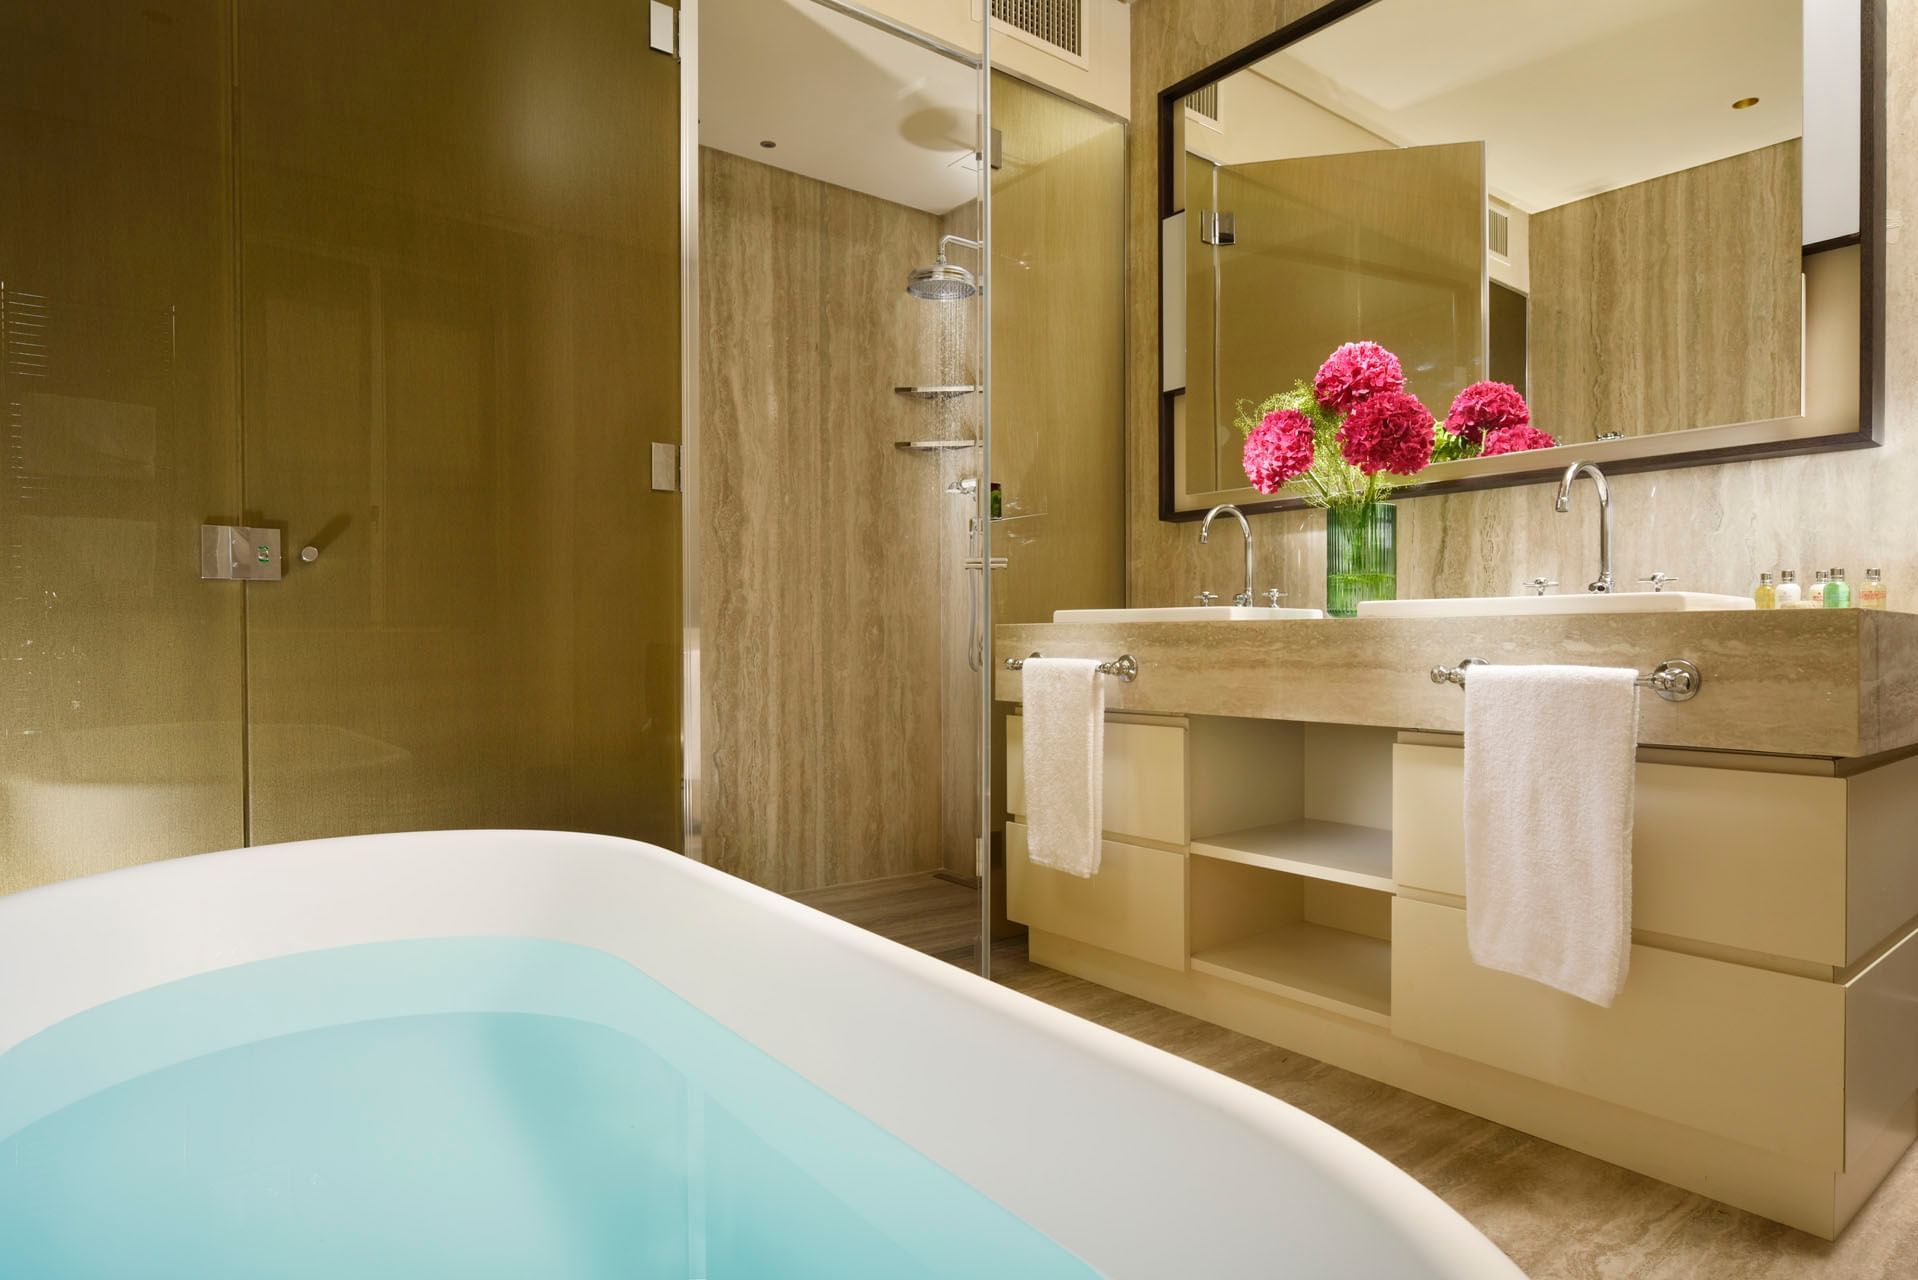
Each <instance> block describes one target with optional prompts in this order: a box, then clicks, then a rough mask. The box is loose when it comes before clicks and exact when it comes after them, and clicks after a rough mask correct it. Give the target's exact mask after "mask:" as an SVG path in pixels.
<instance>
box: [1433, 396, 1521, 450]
mask: <svg viewBox="0 0 1918 1280" xmlns="http://www.w3.org/2000/svg"><path fill="white" fill-rule="evenodd" d="M1531 425H1532V411H1531V409H1530V407H1528V406H1527V405H1526V403H1525V397H1524V396H1522V395H1520V394H1519V393H1518V388H1517V387H1514V386H1512V385H1511V384H1510V383H1505V382H1474V383H1473V384H1472V385H1471V386H1469V387H1467V388H1465V390H1463V391H1461V392H1459V393H1458V395H1457V396H1456V397H1455V398H1454V399H1453V401H1452V409H1451V412H1449V413H1447V414H1446V415H1445V429H1446V430H1447V431H1449V432H1451V433H1452V434H1453V435H1455V436H1458V437H1459V438H1461V439H1463V440H1467V441H1470V442H1471V443H1472V444H1480V443H1482V442H1483V441H1484V439H1485V433H1486V432H1487V431H1497V430H1499V429H1501V428H1503V427H1529V426H1531Z"/></svg>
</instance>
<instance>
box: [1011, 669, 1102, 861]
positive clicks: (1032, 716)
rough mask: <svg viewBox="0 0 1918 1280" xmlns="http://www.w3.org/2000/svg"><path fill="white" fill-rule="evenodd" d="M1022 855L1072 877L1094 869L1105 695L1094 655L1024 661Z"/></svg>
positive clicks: (1096, 848)
mask: <svg viewBox="0 0 1918 1280" xmlns="http://www.w3.org/2000/svg"><path fill="white" fill-rule="evenodd" d="M1024 672H1025V717H1026V738H1025V758H1026V810H1027V813H1026V818H1027V821H1028V824H1029V825H1028V828H1027V831H1026V856H1027V857H1028V858H1030V859H1031V860H1032V861H1033V862H1036V863H1038V864H1039V865H1040V866H1042V867H1052V868H1055V869H1056V870H1059V871H1064V872H1067V873H1069V874H1071V875H1075V876H1090V875H1092V874H1094V873H1095V872H1097V871H1098V870H1099V832H1100V830H1101V828H1102V827H1103V826H1104V822H1105V744H1106V696H1105V683H1104V677H1102V676H1101V675H1100V674H1099V664H1098V663H1097V662H1096V661H1094V660H1093V659H1091V658H1027V659H1026V662H1025V667H1024Z"/></svg>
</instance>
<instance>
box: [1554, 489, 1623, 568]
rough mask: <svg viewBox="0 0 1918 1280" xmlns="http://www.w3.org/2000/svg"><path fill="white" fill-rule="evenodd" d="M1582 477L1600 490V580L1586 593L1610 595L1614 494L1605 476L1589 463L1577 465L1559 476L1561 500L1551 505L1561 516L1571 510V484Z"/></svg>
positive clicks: (1559, 497) (1559, 496)
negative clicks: (1606, 593)
mask: <svg viewBox="0 0 1918 1280" xmlns="http://www.w3.org/2000/svg"><path fill="white" fill-rule="evenodd" d="M1581 475H1583V476H1586V477H1587V478H1589V479H1590V480H1591V482H1592V484H1593V485H1594V486H1595V487H1596V488H1597V489H1598V577H1597V578H1596V579H1594V580H1593V582H1592V584H1591V585H1590V586H1589V587H1587V588H1586V590H1587V591H1600V592H1609V591H1611V589H1612V491H1611V489H1610V488H1609V487H1608V486H1607V485H1606V483H1605V473H1604V472H1603V471H1600V470H1599V469H1598V468H1597V467H1595V466H1593V465H1592V464H1591V463H1589V462H1574V463H1573V464H1572V465H1571V466H1569V467H1567V468H1565V474H1564V475H1562V476H1560V477H1559V481H1558V500H1557V501H1556V502H1554V503H1553V504H1552V506H1553V509H1554V510H1556V511H1557V512H1558V513H1559V514H1560V515H1564V514H1565V513H1566V512H1567V511H1570V510H1571V509H1572V481H1574V480H1576V479H1578V478H1579V476H1581Z"/></svg>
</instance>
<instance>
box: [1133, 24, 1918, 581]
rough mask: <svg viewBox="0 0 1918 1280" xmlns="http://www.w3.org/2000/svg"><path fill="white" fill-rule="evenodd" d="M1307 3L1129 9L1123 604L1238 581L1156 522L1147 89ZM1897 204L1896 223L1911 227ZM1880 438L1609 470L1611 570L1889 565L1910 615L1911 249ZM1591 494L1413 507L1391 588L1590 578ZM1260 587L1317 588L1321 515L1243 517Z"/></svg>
mask: <svg viewBox="0 0 1918 1280" xmlns="http://www.w3.org/2000/svg"><path fill="white" fill-rule="evenodd" d="M1317 7H1318V5H1317V0H1136V2H1135V3H1134V4H1133V6H1132V11H1133V12H1132V75H1133V84H1132V95H1133V97H1132V101H1133V111H1132V119H1133V121H1134V126H1133V127H1134V130H1135V132H1134V135H1133V138H1132V145H1131V148H1130V160H1129V161H1128V164H1127V187H1126V196H1127V228H1128V229H1127V236H1126V243H1127V264H1128V265H1127V288H1128V291H1129V294H1130V298H1131V302H1130V304H1129V306H1128V309H1127V338H1126V350H1127V355H1128V361H1127V380H1128V393H1127V398H1126V404H1127V412H1126V421H1127V446H1126V448H1127V454H1126V456H1127V466H1128V480H1127V491H1128V495H1129V497H1128V505H1127V514H1128V537H1127V594H1128V598H1129V602H1130V603H1132V604H1134V605H1160V604H1176V603H1180V602H1182V601H1185V600H1187V599H1189V598H1190V597H1191V596H1192V595H1193V594H1194V593H1195V592H1197V591H1199V590H1200V589H1201V588H1210V589H1211V590H1214V591H1219V590H1222V587H1221V585H1220V584H1222V583H1223V584H1230V583H1233V582H1236V581H1237V579H1238V556H1239V549H1238V547H1237V545H1236V544H1235V543H1234V542H1233V541H1232V540H1231V539H1229V538H1228V539H1223V540H1221V539H1216V538H1215V539H1214V540H1213V544H1212V545H1211V546H1208V547H1201V546H1200V545H1199V543H1198V534H1197V532H1196V527H1195V526H1194V525H1191V524H1175V523H1168V522H1164V521H1161V520H1160V519H1159V516H1158V493H1159V490H1158V484H1159V462H1158V453H1159V394H1158V382H1159V354H1158V351H1159V349H1158V313H1157V298H1158V257H1159V250H1158V246H1159V227H1158V154H1159V150H1158V148H1159V139H1158V124H1157V120H1158V116H1157V105H1158V93H1159V90H1160V89H1162V88H1164V87H1165V86H1167V85H1170V84H1173V83H1175V82H1177V81H1178V80H1180V79H1182V78H1184V77H1186V76H1188V75H1191V74H1192V73H1194V72H1196V71H1199V70H1201V69H1203V68H1204V67H1206V66H1208V65H1210V64H1211V63H1213V62H1216V61H1218V60H1219V59H1220V58H1223V57H1225V56H1226V55H1227V54H1229V53H1231V52H1233V51H1234V50H1236V49H1239V48H1242V47H1244V46H1245V45H1247V44H1249V43H1251V42H1252V41H1254V40H1256V39H1258V38H1259V37H1261V36H1263V35H1267V34H1270V33H1271V32H1273V31H1275V30H1277V29H1278V28H1279V27H1281V26H1284V25H1285V24H1286V23H1288V22H1291V21H1294V20H1296V19H1298V18H1300V17H1302V16H1303V15H1304V14H1306V13H1307V12H1309V11H1311V10H1313V9H1315V8H1317ZM1886 7H1887V9H1888V10H1889V11H1890V32H1889V51H1890V82H1889V84H1888V85H1887V87H1886V103H1887V115H1888V123H1889V136H1888V139H1887V146H1886V152H1887V155H1888V158H1889V169H1890V174H1889V181H1890V191H1889V198H1888V200H1887V204H1888V207H1889V208H1891V209H1894V210H1897V209H1903V210H1906V211H1909V210H1911V209H1913V208H1918V12H1914V10H1913V8H1912V6H1909V5H1897V4H1894V5H1888V6H1886ZM1908 217H1909V214H1907V218H1908ZM1885 267H1886V278H1887V286H1888V287H1887V326H1886V328H1887V332H1886V333H1885V334H1884V336H1883V340H1884V341H1885V343H1886V344H1887V347H1888V350H1887V368H1888V376H1887V405H1886V420H1885V423H1884V427H1885V434H1886V440H1887V443H1886V445H1885V446H1884V447H1883V448H1881V449H1876V450H1868V451H1862V452H1844V453H1828V454H1821V455H1814V456H1809V457H1802V458H1783V459H1768V460H1758V461H1751V462H1736V463H1728V464H1723V465H1718V466H1709V467H1692V468H1686V469H1683V470H1676V471H1663V472H1647V473H1643V474H1636V475H1628V476H1620V477H1618V478H1616V479H1615V480H1613V482H1612V494H1613V501H1614V503H1615V504H1616V506H1617V508H1618V511H1619V513H1620V518H1619V521H1618V540H1617V545H1616V548H1615V553H1616V559H1617V566H1618V571H1619V574H1620V576H1621V577H1626V578H1639V577H1642V576H1644V575H1646V574H1649V573H1651V572H1652V571H1653V570H1664V571H1665V572H1668V573H1673V574H1677V575H1679V577H1680V578H1681V579H1682V580H1683V584H1684V586H1685V587H1686V588H1688V589H1690V590H1697V591H1725V592H1743V591H1745V590H1746V589H1747V588H1748V587H1749V585H1750V582H1751V580H1752V579H1753V577H1754V576H1755V574H1756V572H1757V570H1759V569H1763V568H1772V567H1775V566H1779V565H1783V566H1786V567H1793V566H1795V567H1797V568H1799V569H1800V570H1801V571H1807V570H1810V569H1811V568H1813V567H1816V566H1829V565H1833V564H1838V565H1843V566H1845V567H1847V568H1848V569H1850V571H1851V573H1852V574H1853V576H1854V577H1855V576H1857V575H1858V574H1859V573H1860V572H1862V570H1863V569H1864V568H1865V567H1866V566H1868V565H1879V566H1882V567H1883V568H1884V569H1885V571H1886V574H1887V576H1888V577H1889V579H1890V581H1891V584H1892V602H1893V605H1894V607H1898V608H1911V607H1914V606H1918V514H1914V511H1918V508H1914V506H1913V504H1912V501H1911V494H1912V493H1914V492H1918V344H1914V320H1918V265H1915V264H1914V261H1913V258H1912V253H1911V241H1910V239H1909V238H1908V237H1907V238H1906V239H1905V240H1903V241H1900V242H1895V243H1893V244H1891V245H1890V246H1889V248H1888V252H1887V254H1886V263H1885ZM1596 520H1597V515H1596V512H1595V509H1594V508H1593V507H1592V506H1591V505H1590V504H1580V505H1579V506H1577V507H1575V509H1574V512H1573V514H1572V515H1569V516H1559V515H1555V514H1554V513H1553V511H1552V501H1551V493H1550V491H1549V490H1547V489H1546V488H1544V487H1542V486H1539V485H1527V486H1520V487H1516V488H1507V489H1490V490H1485V491H1483V492H1478V493H1469V494H1459V495H1456V496H1447V497H1433V498H1416V499H1412V500H1410V501H1408V502H1407V503H1406V504H1405V505H1404V507H1403V509H1402V510H1401V512H1400V515H1399V594H1400V595H1401V596H1426V595H1492V594H1507V593H1509V592H1511V591H1512V590H1514V589H1515V587H1516V586H1517V584H1518V583H1519V582H1521V581H1523V580H1524V579H1526V578H1529V577H1532V576H1533V575H1535V574H1543V575H1545V576H1546V577H1549V578H1556V579H1558V580H1559V581H1561V582H1583V581H1586V580H1587V579H1589V578H1590V577H1591V576H1592V573H1593V571H1594V567H1595V564H1594V562H1595V557H1596V551H1595V550H1594V548H1595V546H1596V541H1597V537H1596V533H1595V532H1594V524H1595V521H1596ZM1253 527H1254V530H1255V534H1256V537H1257V539H1258V544H1257V556H1258V560H1259V578H1260V580H1261V582H1264V581H1268V580H1276V581H1278V582H1279V583H1280V584H1281V585H1282V586H1283V587H1284V588H1285V589H1286V590H1287V591H1289V592H1291V593H1292V595H1291V598H1290V600H1289V601H1288V603H1291V604H1303V605H1318V604H1320V603H1321V602H1322V600H1323V596H1324V590H1325V587H1324V574H1325V563H1324V517H1323V516H1322V515H1321V514H1319V513H1317V512H1311V511H1288V512H1276V513H1273V514H1270V515H1263V516H1256V517H1254V518H1253Z"/></svg>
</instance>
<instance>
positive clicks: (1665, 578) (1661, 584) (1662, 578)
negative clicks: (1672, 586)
mask: <svg viewBox="0 0 1918 1280" xmlns="http://www.w3.org/2000/svg"><path fill="white" fill-rule="evenodd" d="M1639 581H1640V582H1649V583H1651V584H1652V590H1653V591H1663V590H1664V589H1665V584H1666V583H1668V582H1677V581H1678V579H1677V578H1675V577H1674V576H1672V575H1671V574H1669V573H1664V572H1658V573H1654V574H1652V576H1651V577H1649V578H1640V579H1639Z"/></svg>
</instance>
